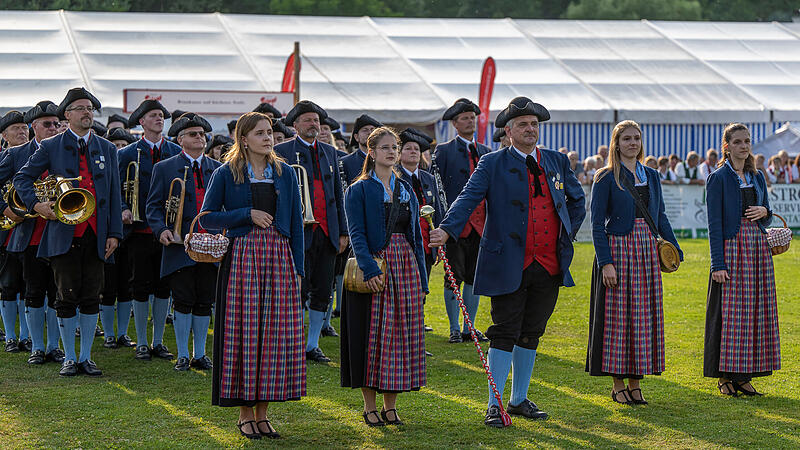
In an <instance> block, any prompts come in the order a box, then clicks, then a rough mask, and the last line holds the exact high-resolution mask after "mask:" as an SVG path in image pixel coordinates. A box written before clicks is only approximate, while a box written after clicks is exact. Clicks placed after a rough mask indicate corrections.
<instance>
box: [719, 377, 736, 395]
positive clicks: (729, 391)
mask: <svg viewBox="0 0 800 450" xmlns="http://www.w3.org/2000/svg"><path fill="white" fill-rule="evenodd" d="M717 389H719V393H720V394H722V395H728V396H730V397H738V396H739V394H737V393H736V386H734V385H733V383H732V382H730V381H726V382H724V383H720V382H719V381H717Z"/></svg>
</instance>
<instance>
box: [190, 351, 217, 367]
mask: <svg viewBox="0 0 800 450" xmlns="http://www.w3.org/2000/svg"><path fill="white" fill-rule="evenodd" d="M189 366H191V367H194V368H195V369H199V370H211V369H212V368H213V367H214V365H213V364H211V358H209V357H208V355H203V357H202V358H192V360H191V361H190V362H189Z"/></svg>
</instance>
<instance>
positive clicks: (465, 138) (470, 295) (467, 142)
mask: <svg viewBox="0 0 800 450" xmlns="http://www.w3.org/2000/svg"><path fill="white" fill-rule="evenodd" d="M480 113H481V109H480V108H479V107H478V105H476V104H475V103H472V102H471V101H469V100H467V99H466V98H460V99H458V100H456V102H455V103H454V104H453V106H451V107H450V108H448V109H447V111H445V112H444V115H443V116H442V120H449V121H450V122H451V123H452V124H453V127H455V129H456V132H457V133H458V135H457V136H456V137H455V138H454V139H452V140H450V141H448V142H445V143H444V144H439V145H437V146H436V150H434V153H433V164H432V167H431V172H432V173H434V176H437V175H438V176H439V177H440V179H441V181H442V184H443V185H444V186H443V187H444V192H445V198H444V199H443V200H444V203H445V205H446V204H447V202H448V200H449V201H453V200H455V198H456V197H458V195H459V194H460V193H461V190H462V189H464V186H465V185H466V184H467V180H468V179H469V177H470V175H472V173H473V172H474V171H475V168H476V167H478V160H479V159H480V158H482V157H483V155H486V154H487V153H489V152H491V149H490V148H489V147H487V146H485V145H483V144H480V143H477V142H475V138H474V134H475V128H476V125H477V117H478V114H480ZM485 216H486V208H485V207H484V203H483V202H481V203H480V205H478V207H477V208H475V211H474V212H473V213H472V215H471V216H470V218H469V220H468V221H467V223H466V224H465V226H464V227H463V229H462V230H458V233H456V234H458V235H459V236H460V239H459V240H458V241H457V242H453V243H451V244H449V245H448V246H447V254H448V256H449V259H450V265H451V266H452V267H453V275H454V276H455V278H456V282H457V283H458V284H459V285H462V283H463V285H462V289H461V295H462V297H463V298H464V305H465V306H466V307H467V314H469V318H470V320H472V323H473V324H474V323H475V314H476V313H477V312H478V305H479V303H480V296H478V294H476V293H475V292H474V289H473V282H474V279H475V261H476V260H477V258H478V246H479V243H480V239H481V236H482V235H483V225H484V222H485ZM444 305H445V309H446V311H447V318H448V319H449V321H450V341H449V342H450V343H451V344H456V343H459V342H462V341H467V342H468V341H470V339H471V338H470V336H469V331H468V330H467V323H466V322H464V326H463V328H462V327H459V326H458V316H459V310H458V302H457V301H456V297H455V294H453V291H452V290H451V289H450V283H449V282H448V281H447V280H446V279H445V281H444ZM476 331H477V330H476ZM477 334H478V340H480V341H486V338H485V337H484V336H483V334H482V333H481V332H480V331H477Z"/></svg>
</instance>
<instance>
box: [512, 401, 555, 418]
mask: <svg viewBox="0 0 800 450" xmlns="http://www.w3.org/2000/svg"><path fill="white" fill-rule="evenodd" d="M506 412H508V413H509V414H511V415H512V416H522V417H527V418H528V419H533V420H544V419H547V417H548V416H547V413H546V412H544V411H542V410H541V409H539V408H537V407H536V403H533V402H532V401H530V400H528V399H527V398H526V399H525V400H523V401H522V403H520V404H519V405H516V406H514V405H512V404H511V403H509V404H508V408H506Z"/></svg>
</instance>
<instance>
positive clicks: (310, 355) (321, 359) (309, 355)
mask: <svg viewBox="0 0 800 450" xmlns="http://www.w3.org/2000/svg"><path fill="white" fill-rule="evenodd" d="M306 359H307V360H308V361H314V362H318V363H328V362H331V359H330V358H328V357H327V356H325V353H322V349H321V348H319V347H317V348H315V349H314V350H311V351H310V352H306Z"/></svg>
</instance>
